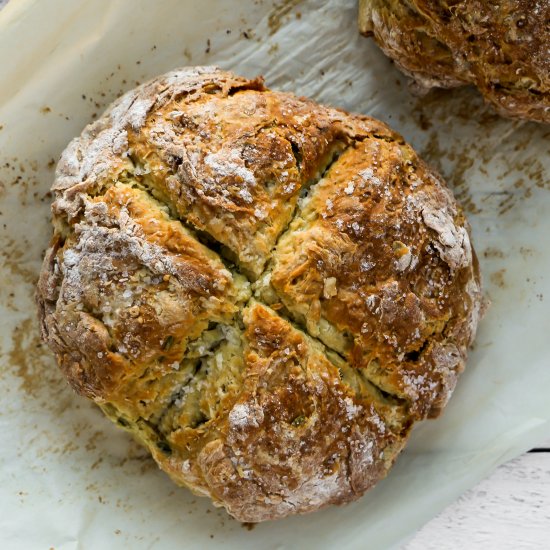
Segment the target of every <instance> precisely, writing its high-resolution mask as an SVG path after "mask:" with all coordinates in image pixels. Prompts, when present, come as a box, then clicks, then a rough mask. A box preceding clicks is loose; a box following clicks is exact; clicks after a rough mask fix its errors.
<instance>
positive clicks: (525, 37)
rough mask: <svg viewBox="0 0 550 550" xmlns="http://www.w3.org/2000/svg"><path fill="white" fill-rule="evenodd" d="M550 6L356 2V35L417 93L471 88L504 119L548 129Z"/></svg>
mask: <svg viewBox="0 0 550 550" xmlns="http://www.w3.org/2000/svg"><path fill="white" fill-rule="evenodd" d="M549 25H550V1H549V0H496V1H492V2H487V1H484V0H453V1H443V0H359V28H360V30H361V32H362V33H363V34H365V35H367V36H373V37H374V39H375V40H376V42H377V43H378V45H379V46H380V47H381V48H382V50H383V51H384V52H385V53H386V55H388V56H389V57H391V58H392V59H393V60H394V61H395V64H396V65H397V66H398V67H399V68H400V69H401V70H402V71H403V72H405V73H406V74H408V75H409V76H411V77H412V78H413V79H414V82H415V84H416V87H417V89H420V90H421V91H422V90H428V89H429V88H431V87H434V86H437V87H442V88H453V87H456V86H463V85H465V84H474V85H475V86H477V88H478V89H479V91H480V92H481V93H482V94H483V97H484V98H485V99H486V100H487V101H489V102H491V103H492V104H493V105H494V106H495V108H496V109H497V111H498V112H500V113H501V114H502V115H504V116H508V117H517V118H524V119H530V120H536V121H540V122H547V123H548V122H550V27H549Z"/></svg>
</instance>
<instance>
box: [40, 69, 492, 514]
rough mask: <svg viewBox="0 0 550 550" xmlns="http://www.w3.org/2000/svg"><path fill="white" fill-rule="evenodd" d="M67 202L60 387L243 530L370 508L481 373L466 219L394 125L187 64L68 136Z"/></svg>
mask: <svg viewBox="0 0 550 550" xmlns="http://www.w3.org/2000/svg"><path fill="white" fill-rule="evenodd" d="M53 190H54V193H55V201H54V204H53V213H54V220H53V221H54V228H55V231H54V237H53V239H52V243H51V246H50V248H49V249H48V251H47V253H46V257H45V259H44V264H43V268H42V272H41V276H40V280H39V284H38V291H37V301H38V305H39V317H40V321H41V327H42V334H43V337H44V339H45V340H46V341H47V342H48V344H49V345H50V347H51V348H52V350H53V351H54V353H55V354H56V357H57V360H58V363H59V365H60V367H61V369H62V370H63V372H64V373H65V375H66V377H67V379H68V381H69V383H70V384H71V385H72V387H73V388H74V389H75V390H76V391H78V392H79V393H81V394H83V395H86V396H87V397H89V398H91V399H93V400H94V401H95V402H96V403H97V404H98V405H99V406H100V407H101V408H102V410H103V411H104V412H105V414H106V415H107V416H108V417H110V418H111V419H112V420H113V421H115V422H117V423H118V424H119V425H121V426H122V427H123V428H125V429H126V430H128V431H130V432H131V433H132V434H133V435H134V436H135V437H136V438H137V439H139V440H140V441H141V442H142V443H143V444H144V445H145V446H147V447H148V448H149V450H150V451H151V453H152V455H153V456H154V458H155V460H156V461H157V462H158V464H159V465H160V467H161V468H162V469H164V470H165V471H166V472H168V474H169V475H170V476H171V477H172V479H174V481H175V482H176V483H178V484H181V485H184V486H186V487H189V488H190V489H191V490H192V491H194V492H195V493H197V494H200V495H206V496H210V497H211V498H212V499H213V501H214V502H215V503H216V504H217V505H221V506H224V507H225V508H226V509H227V510H228V511H229V513H230V514H232V515H233V516H234V517H236V518H237V519H239V520H241V521H249V522H256V521H263V520H266V519H274V518H279V517H284V516H286V515H289V514H295V513H304V512H309V511H313V510H316V509H318V508H320V507H323V506H325V505H328V504H341V503H345V502H349V501H351V500H354V499H356V498H357V497H358V496H360V495H361V494H363V493H364V491H366V490H367V489H369V488H370V487H372V486H373V485H374V484H375V483H376V482H377V481H378V480H379V479H381V478H382V477H384V476H385V475H386V473H387V472H388V470H389V469H390V468H391V466H392V464H393V462H394V461H395V459H396V457H397V455H398V454H399V452H400V451H401V449H402V448H403V446H404V445H405V443H406V440H407V438H408V435H409V433H410V430H411V427H412V426H413V424H414V423H415V422H416V421H419V420H422V419H424V418H426V417H429V416H436V415H437V414H439V412H440V411H441V409H442V408H443V407H444V405H445V404H446V402H447V400H448V399H449V397H450V394H451V392H452V390H453V388H454V386H455V383H456V380H457V377H458V375H459V374H460V372H461V371H462V370H463V368H464V363H465V360H466V354H467V348H468V346H469V344H470V343H471V341H472V339H473V337H474V335H475V331H476V326H477V321H478V317H479V311H480V304H481V294H480V285H479V272H478V265H477V260H476V258H475V254H474V252H473V250H472V248H471V244H470V238H469V234H468V228H467V222H466V220H465V219H464V216H463V214H462V211H461V210H460V207H459V206H458V205H457V204H456V202H455V201H454V199H453V197H452V195H451V193H450V191H449V190H448V189H447V188H446V187H445V185H444V183H443V182H442V181H441V179H440V178H439V177H438V176H437V175H436V174H435V173H433V172H432V171H431V170H430V169H429V168H428V167H427V166H426V165H425V164H424V163H423V162H422V161H421V160H420V159H419V158H418V157H417V156H416V154H415V153H414V151H413V150H412V149H411V148H410V146H408V145H407V144H405V143H404V141H403V139H402V138H401V137H400V136H399V135H398V134H396V133H395V132H393V131H391V130H390V129H389V128H387V127H386V126H385V125H383V124H382V123H380V122H378V121H376V120H373V119H371V118H368V117H365V116H361V115H349V114H348V113H345V112H343V111H339V110H336V109H330V108H327V107H323V106H320V105H318V104H316V103H314V102H312V101H310V100H308V99H303V98H298V97H295V96H293V95H291V94H283V93H279V92H272V91H270V90H268V89H266V88H265V87H264V85H263V82H262V81H261V79H255V80H247V79H244V78H241V77H238V76H235V75H232V74H231V73H227V72H224V71H221V70H220V69H217V68H213V67H198V68H189V69H181V70H177V71H173V72H171V73H168V74H166V75H164V76H161V77H159V78H156V79H154V80H152V81H150V82H148V83H146V84H144V85H142V86H140V87H138V88H136V89H135V90H133V91H131V92H129V93H128V94H126V95H125V96H123V97H122V98H120V99H119V100H117V101H116V102H115V103H114V104H113V105H112V106H111V108H110V109H109V110H108V111H107V112H106V113H105V115H104V116H103V117H102V118H101V119H100V120H98V121H97V122H95V123H93V124H91V125H90V126H88V127H87V128H86V129H85V130H84V132H83V133H82V135H81V136H80V137H79V138H76V139H75V140H73V142H71V144H70V145H69V146H68V148H67V149H66V151H65V152H64V154H63V156H62V158H61V161H60V163H59V165H58V168H57V174H56V181H55V183H54V186H53Z"/></svg>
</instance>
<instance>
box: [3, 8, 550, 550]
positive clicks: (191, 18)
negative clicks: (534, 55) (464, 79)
mask: <svg viewBox="0 0 550 550" xmlns="http://www.w3.org/2000/svg"><path fill="white" fill-rule="evenodd" d="M355 19H356V3H355V0H330V1H322V0H303V1H296V0H294V1H286V2H275V3H274V2H272V1H269V2H268V1H259V0H255V1H253V0H246V1H237V0H233V1H230V0H224V1H223V2H216V1H213V0H202V1H201V2H196V1H192V0H156V1H155V2H151V1H147V0H94V1H93V2H87V1H86V0H40V1H38V0H11V2H10V3H9V4H8V5H7V7H6V8H4V9H3V10H2V11H1V12H0V212H1V214H0V218H1V219H0V248H1V250H2V256H3V257H2V262H1V265H0V282H1V283H2V284H0V308H1V311H0V350H1V354H2V355H1V359H0V360H1V366H0V392H1V394H2V412H1V414H0V436H1V442H0V464H1V472H2V474H1V476H2V477H1V479H2V483H1V488H0V542H2V547H3V548H10V549H14V550H16V549H25V550H32V549H35V548H37V549H38V548H40V549H43V548H55V549H56V550H67V549H73V548H84V549H88V548H119V547H120V548H127V547H129V548H134V549H142V548H155V549H164V548H186V549H187V548H205V547H208V548H217V547H220V548H221V547H223V548H239V549H242V550H244V549H247V548H250V549H253V548H254V549H255V548H262V549H263V548H301V549H306V548H316V549H318V548H333V547H339V548H367V547H368V548H369V549H376V548H388V547H390V546H392V545H398V544H399V542H400V541H402V540H403V538H404V537H407V536H409V535H410V534H411V533H412V532H414V530H415V529H417V528H418V527H420V526H421V525H422V524H423V523H424V522H426V521H427V520H429V519H430V518H431V517H433V516H434V515H435V514H437V513H438V512H439V511H440V510H441V509H442V508H443V507H444V506H445V505H446V504H447V503H449V502H451V501H452V500H453V499H455V498H456V497H457V496H458V495H459V494H460V493H462V492H463V491H465V490H466V489H468V488H469V487H471V486H472V485H474V484H475V483H476V482H477V481H478V480H479V479H481V478H483V477H484V476H486V475H487V474H488V473H489V472H490V471H491V470H492V469H493V468H495V467H496V466H497V465H498V464H499V463H501V462H503V461H505V460H507V459H509V458H511V457H513V456H515V455H517V454H519V453H521V452H523V451H525V450H526V449H527V448H528V447H529V446H531V445H534V444H536V443H537V442H539V441H540V440H541V439H542V438H543V437H547V436H548V435H549V434H550V424H549V421H550V400H549V398H548V389H549V388H550V364H549V363H550V354H549V348H550V343H549V335H550V315H549V308H548V301H549V300H550V248H549V246H548V243H547V239H548V238H549V236H550V215H549V213H550V181H549V177H548V174H549V172H550V152H549V143H550V139H549V138H550V136H549V129H548V127H543V126H541V125H535V124H527V123H523V124H522V123H519V122H512V121H508V120H503V119H500V118H498V117H496V116H495V115H493V114H492V112H491V110H490V109H488V108H487V107H485V106H484V105H483V103H482V101H481V100H480V99H479V97H478V96H477V95H476V94H475V93H474V92H473V91H471V90H468V89H466V90H459V91H456V92H455V93H452V94H447V93H435V94H431V95H429V96H428V97H426V98H423V99H422V100H419V99H418V98H414V97H413V96H411V95H410V94H409V93H408V91H407V89H406V81H405V79H404V78H403V77H402V76H401V75H400V74H399V73H398V72H397V70H396V69H395V68H394V67H393V66H392V65H391V63H390V62H389V61H388V60H387V59H386V58H385V57H384V56H383V55H382V54H381V53H380V52H379V51H378V49H377V48H376V47H375V46H374V45H373V43H372V42H371V41H369V40H366V39H364V38H361V37H360V36H359V35H358V33H357V32H356V22H355ZM202 63H208V64H218V65H220V66H222V67H223V68H227V69H232V70H234V71H236V72H238V73H242V74H244V75H246V76H254V75H256V74H264V75H265V76H266V79H267V83H268V85H270V86H271V87H274V88H279V89H283V90H292V91H296V92H297V93H300V94H303V95H309V96H311V97H313V98H315V99H317V100H319V101H322V102H325V103H329V104H333V105H337V106H341V107H345V108H347V109H351V110H355V111H359V112H363V113H367V114H371V115H373V116H376V117H379V118H380V119H382V120H384V121H386V122H388V123H389V124H390V125H391V126H393V127H394V128H395V129H397V130H399V131H401V132H402V133H403V134H404V135H405V137H406V138H407V139H408V140H409V141H410V142H411V143H412V144H413V146H415V147H416V148H417V149H418V150H419V152H421V153H422V154H423V156H424V157H425V158H426V159H427V160H428V161H430V162H431V163H432V164H434V165H435V166H436V167H437V168H439V169H440V170H441V172H442V173H443V174H444V176H445V177H446V179H447V181H448V182H449V184H450V185H451V186H452V187H453V189H454V190H455V193H456V194H457V195H458V196H459V198H461V199H462V200H463V202H464V203H465V204H466V206H467V209H468V211H469V213H470V220H471V222H472V226H473V237H474V244H475V246H476V248H477V251H478V254H479V256H480V260H481V264H482V270H483V274H484V279H485V288H486V293H487V294H488V295H489V297H490V299H491V300H492V307H491V309H490V310H489V312H488V314H487V316H486V318H485V320H484V321H483V322H482V324H481V328H480V332H479V337H478V339H477V343H476V346H475V349H474V351H473V352H472V354H471V359H470V361H469V365H468V369H467V371H466V373H465V374H464V375H463V377H462V379H461V381H460V383H459V386H458V389H457V390H456V392H455V395H454V397H453V399H452V401H451V403H450V405H449V407H448V408H447V410H446V412H445V413H444V415H443V417H442V418H441V419H439V420H437V421H432V422H427V423H425V424H423V425H421V426H419V427H418V428H417V429H416V430H415V433H414V434H413V436H412V439H411V442H410V445H409V446H408V448H407V450H406V451H405V452H404V454H403V455H402V456H401V457H400V459H399V461H398V464H397V465H396V467H395V469H394V470H393V471H392V473H391V474H390V476H389V477H388V478H387V479H386V480H385V481H383V482H381V483H380V484H379V485H378V486H377V487H376V488H375V489H374V490H373V491H371V492H370V493H369V494H368V495H366V496H365V497H364V498H362V499H361V500H359V501H358V502H356V503H354V504H352V505H349V506H346V507H342V508H330V509H327V510H324V511H322V512H319V513H316V514H313V515H309V516H305V517H294V518H289V519H285V520H282V521H278V522H271V523H265V524H261V525H258V526H256V527H255V528H254V529H253V530H248V529H245V528H243V526H241V525H240V524H239V523H237V522H235V521H234V520H232V519H231V518H229V517H228V516H227V515H226V514H225V512H223V511H222V510H217V509H215V508H213V507H212V506H211V505H210V504H209V502H208V501H207V500H206V499H200V498H197V497H194V496H192V495H191V494H190V493H188V492H187V491H185V490H182V489H178V488H176V487H175V486H174V485H172V483H171V482H170V481H169V480H168V478H167V477H166V476H165V475H164V474H162V473H161V472H160V471H159V470H158V469H157V467H156V466H155V464H154V463H153V461H152V460H151V459H150V458H148V457H147V454H146V453H145V452H144V451H143V450H142V449H140V448H139V447H138V446H137V445H136V444H135V443H133V442H132V441H131V440H130V439H129V438H128V437H127V436H126V434H124V433H122V432H121V431H120V430H117V429H116V428H115V427H113V426H111V424H110V423H109V422H108V421H107V420H106V419H104V418H103V417H102V415H101V413H100V412H99V411H98V410H96V409H95V408H94V407H93V406H92V405H91V404H90V403H88V402H87V401H85V400H84V399H81V398H78V397H76V396H75V395H73V393H72V392H71V391H70V390H69V388H68V387H67V385H66V384H65V382H64V381H63V380H62V377H61V375H60V374H59V373H58V372H57V370H56V368H55V366H54V362H53V360H52V358H51V357H50V355H49V353H48V352H47V350H46V349H45V347H44V346H42V345H41V344H40V341H39V339H38V335H37V328H36V322H35V319H34V317H35V309H34V304H33V300H32V294H33V285H34V282H35V279H36V276H37V273H38V269H39V266H40V261H41V255H42V252H43V250H44V248H45V246H46V244H47V241H48V239H49V236H50V225H49V203H50V196H49V194H48V189H49V187H50V185H51V183H52V179H53V169H54V165H55V163H56V161H57V158H58V157H59V154H60V152H61V151H62V150H63V148H64V146H65V145H66V144H67V143H68V141H69V140H70V139H71V138H72V137H73V136H75V135H77V134H79V133H80V131H81V130H82V128H83V126H84V125H85V124H86V123H88V122H89V121H91V120H92V119H94V118H95V117H97V116H99V114H100V113H101V111H102V110H103V109H104V107H105V106H106V105H107V104H108V103H109V102H110V101H112V100H113V99H114V98H115V97H116V96H118V95H119V94H120V93H121V92H122V91H125V90H127V89H130V88H132V87H133V86H135V85H136V84H137V83H138V82H141V81H143V80H144V79H147V78H150V77H152V76H155V75H157V74H160V73H163V72H165V71H168V70H170V69H172V68H175V67H178V66H183V65H189V64H202Z"/></svg>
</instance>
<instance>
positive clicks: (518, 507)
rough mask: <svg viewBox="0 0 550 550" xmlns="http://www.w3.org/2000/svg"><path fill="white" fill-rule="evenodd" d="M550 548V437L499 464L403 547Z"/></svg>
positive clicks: (436, 549) (451, 549)
mask: <svg viewBox="0 0 550 550" xmlns="http://www.w3.org/2000/svg"><path fill="white" fill-rule="evenodd" d="M493 548H494V549H498V550H539V549H540V550H546V549H550V441H546V442H543V444H541V446H540V447H538V448H537V449H535V450H534V451H532V452H530V453H527V454H524V455H523V456H521V457H519V458H517V459H515V460H512V461H510V462H508V463H507V464H504V465H502V466H501V467H500V468H498V469H497V471H496V472H495V473H494V474H493V475H492V476H490V477H489V478H488V479H486V480H484V481H482V482H481V483H480V484H479V485H477V487H474V488H473V489H472V490H470V491H468V492H467V493H465V494H464V495H463V496H462V497H461V498H459V499H458V501H456V502H455V503H454V504H451V505H450V506H449V507H447V508H446V509H445V510H444V511H443V512H442V513H441V514H440V515H439V516H437V517H436V518H434V519H433V520H432V521H430V522H429V523H427V524H426V525H425V526H424V527H423V528H422V529H420V531H418V533H417V534H416V535H415V537H414V538H413V539H412V540H411V541H410V542H409V543H408V544H406V545H405V546H404V548H403V550H488V549H489V550H490V549H493Z"/></svg>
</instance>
